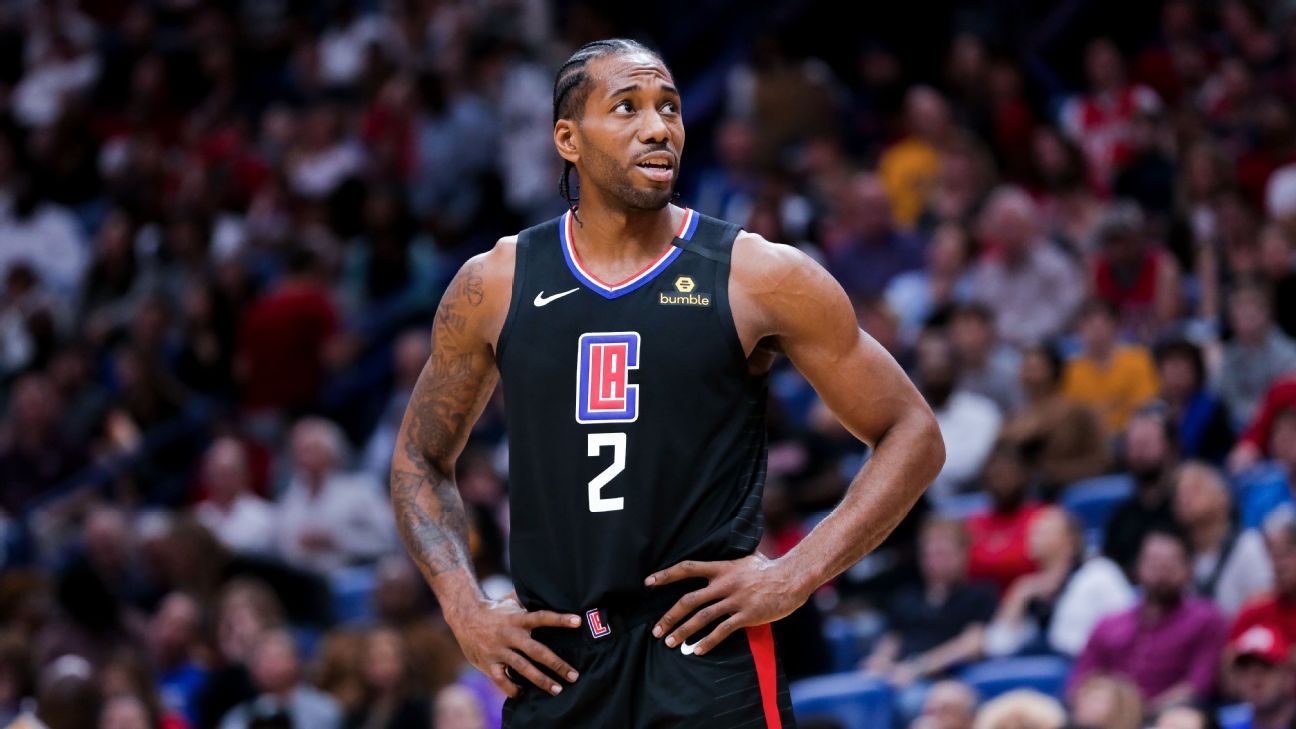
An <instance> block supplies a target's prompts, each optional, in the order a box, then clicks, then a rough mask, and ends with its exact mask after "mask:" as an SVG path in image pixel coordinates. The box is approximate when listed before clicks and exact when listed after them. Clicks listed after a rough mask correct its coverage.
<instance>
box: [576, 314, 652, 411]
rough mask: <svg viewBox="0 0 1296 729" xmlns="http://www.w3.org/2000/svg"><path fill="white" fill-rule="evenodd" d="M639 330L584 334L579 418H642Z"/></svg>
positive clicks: (578, 390) (578, 382) (578, 375)
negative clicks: (635, 380) (636, 374)
mask: <svg viewBox="0 0 1296 729" xmlns="http://www.w3.org/2000/svg"><path fill="white" fill-rule="evenodd" d="M636 369H639V333H638V332H593V333H589V334H582V335H581V338H580V345H579V355H578V357H577V360H576V422H578V423H633V422H634V421H635V420H637V419H638V418H639V386H638V385H632V384H630V371H631V370H636Z"/></svg>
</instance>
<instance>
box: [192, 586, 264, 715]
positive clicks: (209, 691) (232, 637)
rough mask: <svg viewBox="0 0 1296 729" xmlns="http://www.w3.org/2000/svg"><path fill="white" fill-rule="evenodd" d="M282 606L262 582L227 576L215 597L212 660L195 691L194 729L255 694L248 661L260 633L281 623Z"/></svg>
mask: <svg viewBox="0 0 1296 729" xmlns="http://www.w3.org/2000/svg"><path fill="white" fill-rule="evenodd" d="M282 614H283V608H282V607H281V606H280V605H279V603H278V601H277V600H276V599H275V596H274V593H273V592H271V591H270V589H269V588H267V587H266V586H265V585H264V584H262V583H259V582H255V581H252V580H247V579H235V580H231V581H230V582H229V583H228V584H226V585H225V587H224V588H223V589H222V590H221V593H220V595H219V596H218V597H217V600H216V619H215V621H214V627H215V630H214V633H215V635H214V636H213V642H214V643H215V646H214V647H215V653H216V655H215V664H216V665H214V666H213V667H212V668H211V670H210V674H209V676H208V679H207V683H206V685H205V686H204V688H203V691H202V692H201V694H200V695H199V699H198V706H199V714H200V716H201V719H200V721H199V722H198V726H197V729H214V728H215V727H216V726H217V725H218V724H219V723H220V721H221V719H222V718H223V717H224V716H225V714H226V713H227V712H228V711H229V710H230V709H232V708H233V707H234V706H236V705H238V704H241V703H243V702H245V701H251V700H252V699H254V698H255V697H256V695H257V691H256V686H255V685H253V683H252V675H251V672H250V671H249V667H248V666H249V664H250V662H251V658H252V651H253V649H254V648H255V647H256V644H257V641H258V639H259V638H260V636H262V635H263V634H267V633H268V631H270V630H271V629H272V628H277V627H279V626H280V625H281V623H282V620H283V617H282Z"/></svg>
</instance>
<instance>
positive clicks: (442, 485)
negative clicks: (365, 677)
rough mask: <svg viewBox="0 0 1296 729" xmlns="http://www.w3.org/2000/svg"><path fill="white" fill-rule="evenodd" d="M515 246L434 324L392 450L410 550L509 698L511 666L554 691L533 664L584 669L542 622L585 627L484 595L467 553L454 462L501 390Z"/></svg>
mask: <svg viewBox="0 0 1296 729" xmlns="http://www.w3.org/2000/svg"><path fill="white" fill-rule="evenodd" d="M513 255H514V241H513V240H511V239H504V240H502V241H500V243H499V244H497V245H496V246H495V248H494V249H493V250H491V251H490V252H488V253H483V254H481V255H479V256H476V257H474V258H472V259H470V260H469V261H468V262H467V263H465V264H464V266H463V268H462V269H460V271H459V273H458V274H457V275H456V276H455V278H454V280H453V281H452V282H451V283H450V286H449V288H448V289H446V292H445V295H444V296H443V297H442V298H441V304H440V306H438V307H437V313H436V320H435V322H434V323H433V325H432V355H431V356H430V357H429V358H428V361H427V364H425V365H424V366H423V372H422V373H421V374H420V375H419V378H418V382H417V383H415V385H414V392H413V394H412V395H411V397H410V402H409V406H408V407H407V408H406V410H405V419H404V421H403V422H402V423H401V428H400V433H399V434H398V435H397V437H396V449H395V452H394V453H393V454H392V470H391V497H392V508H393V510H394V511H395V514H396V524H397V527H398V529H399V530H400V536H401V540H402V541H403V542H404V543H405V548H406V549H407V550H409V553H410V555H411V556H412V557H413V558H414V561H415V563H417V564H418V567H419V570H421V571H422V573H423V576H424V577H425V578H426V579H427V581H428V584H430V585H431V586H432V589H433V590H434V591H435V592H436V595H437V600H438V601H439V602H440V603H441V607H442V610H443V611H444V613H445V617H446V621H447V622H448V623H449V624H450V628H451V629H452V630H453V631H454V633H455V637H456V638H458V640H459V644H460V646H461V647H462V648H463V651H464V655H465V656H466V657H467V658H468V660H469V661H470V662H471V663H472V664H473V665H475V666H477V667H478V668H479V669H481V670H482V671H483V672H484V673H486V674H487V675H488V676H490V677H491V678H492V680H494V681H495V683H496V685H498V686H499V687H500V689H501V690H503V691H504V692H505V693H506V694H508V695H510V696H512V695H515V694H516V693H517V690H518V689H517V686H516V685H515V684H514V683H513V682H512V681H511V680H509V678H508V677H507V676H506V675H505V672H504V669H505V667H506V666H507V667H509V668H511V669H513V671H514V672H515V673H517V674H519V675H521V676H525V677H526V678H527V679H529V680H531V681H532V682H533V683H535V684H536V685H537V686H540V687H541V688H543V689H544V690H546V691H549V692H551V693H557V692H558V691H560V690H561V689H560V688H559V686H558V684H556V683H555V682H554V681H553V679H551V678H549V677H547V676H545V675H544V674H543V673H542V672H541V671H540V670H539V669H538V668H536V666H535V665H534V664H533V663H532V661H535V662H536V663H539V664H540V665H544V666H546V667H548V668H549V669H550V670H552V671H554V672H555V673H557V674H558V675H559V676H562V677H564V678H567V679H568V680H574V677H575V676H574V674H575V671H574V670H573V669H572V667H571V666H570V665H568V664H567V663H566V662H565V661H563V660H562V659H561V658H559V657H558V656H556V655H555V654H554V653H553V652H552V651H550V650H549V649H548V648H547V647H545V646H543V645H541V644H540V643H539V642H537V641H535V640H534V639H533V638H531V634H530V631H531V629H533V628H537V627H541V626H554V627H568V628H571V627H576V626H579V625H580V618H579V617H577V616H575V615H560V614H558V613H553V612H548V611H538V612H533V613H528V612H526V611H525V610H524V609H523V608H522V606H521V605H520V604H518V603H517V601H516V600H515V599H509V600H502V601H492V600H489V599H487V597H486V596H485V595H484V594H483V593H482V590H481V587H480V585H479V584H478V582H477V577H476V575H475V574H474V573H473V568H472V560H471V558H470V556H469V554H468V519H467V517H466V515H465V512H464V505H463V500H462V499H461V498H460V496H459V488H458V486H457V485H456V484H455V480H454V472H455V461H456V460H457V459H458V457H459V454H460V452H462V451H463V448H464V444H465V443H466V442H467V440H468V434H469V432H470V431H471V430H472V426H473V424H474V423H475V422H476V421H477V418H478V417H479V416H480V415H481V411H482V409H483V408H484V407H485V406H486V402H487V400H489V399H490V396H491V393H492V392H494V390H495V384H496V382H497V381H498V379H499V372H498V370H497V369H496V367H495V345H496V343H497V339H498V337H499V331H500V328H501V327H502V325H503V321H504V318H505V316H506V315H507V313H508V307H509V298H510V290H511V288H512V283H513Z"/></svg>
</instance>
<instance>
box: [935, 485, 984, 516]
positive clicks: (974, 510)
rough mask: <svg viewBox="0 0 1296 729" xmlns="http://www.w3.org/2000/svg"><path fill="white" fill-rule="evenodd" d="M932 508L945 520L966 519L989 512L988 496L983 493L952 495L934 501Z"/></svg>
mask: <svg viewBox="0 0 1296 729" xmlns="http://www.w3.org/2000/svg"><path fill="white" fill-rule="evenodd" d="M933 506H934V508H935V511H936V513H937V514H938V515H940V516H941V517H944V518H946V519H967V518H968V517H969V516H972V515H974V514H980V513H982V512H984V511H989V510H990V494H988V493H986V492H984V491H972V492H969V493H966V494H954V495H953V496H946V497H944V498H941V499H936V500H935V501H934V502H933Z"/></svg>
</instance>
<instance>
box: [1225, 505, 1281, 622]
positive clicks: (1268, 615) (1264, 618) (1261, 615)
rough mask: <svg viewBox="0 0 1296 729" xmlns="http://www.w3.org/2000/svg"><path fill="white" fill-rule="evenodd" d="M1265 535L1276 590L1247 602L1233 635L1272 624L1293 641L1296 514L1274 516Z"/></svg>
mask: <svg viewBox="0 0 1296 729" xmlns="http://www.w3.org/2000/svg"><path fill="white" fill-rule="evenodd" d="M1264 538H1265V546H1266V547H1268V549H1269V561H1270V563H1271V564H1273V575H1274V586H1273V592H1272V593H1271V594H1269V595H1264V596H1262V597H1259V598H1257V599H1255V600H1252V601H1251V602H1250V603H1248V604H1247V605H1245V606H1243V608H1242V611H1241V612H1239V613H1238V616H1237V618H1236V619H1235V620H1234V621H1233V627H1232V628H1231V629H1230V631H1229V637H1231V638H1237V637H1239V636H1241V635H1242V634H1243V633H1245V632H1246V631H1247V630H1249V629H1250V628H1252V627H1253V626H1256V625H1269V626H1272V627H1274V628H1276V629H1277V630H1278V632H1280V633H1282V636H1283V638H1285V639H1286V640H1287V642H1288V644H1292V643H1293V642H1296V516H1294V515H1293V514H1291V513H1290V512H1286V513H1279V514H1278V515H1276V517H1275V518H1273V519H1270V520H1269V521H1268V522H1267V523H1266V524H1265V528H1264Z"/></svg>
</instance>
